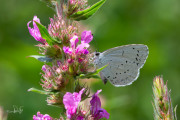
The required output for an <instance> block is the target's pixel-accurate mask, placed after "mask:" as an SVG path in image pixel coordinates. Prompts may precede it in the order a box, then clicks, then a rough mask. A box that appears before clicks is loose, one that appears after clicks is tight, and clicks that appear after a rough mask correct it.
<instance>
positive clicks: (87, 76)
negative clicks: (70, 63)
mask: <svg viewBox="0 0 180 120" xmlns="http://www.w3.org/2000/svg"><path fill="white" fill-rule="evenodd" d="M107 66H108V65H105V66H103V67H101V68H99V69H97V70H96V71H95V72H90V73H87V74H80V75H79V76H77V77H76V78H82V79H84V78H98V79H100V77H99V76H98V74H99V72H100V71H101V70H103V69H104V68H106V67H107Z"/></svg>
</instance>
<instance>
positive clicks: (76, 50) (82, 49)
mask: <svg viewBox="0 0 180 120" xmlns="http://www.w3.org/2000/svg"><path fill="white" fill-rule="evenodd" d="M92 39H93V36H92V34H91V31H84V32H82V34H81V44H79V45H78V46H77V47H76V44H77V43H78V42H79V39H78V36H76V35H74V36H73V37H72V38H71V40H70V43H71V47H70V48H69V47H66V46H64V47H63V50H64V52H65V53H67V54H69V55H72V54H75V55H77V54H85V55H87V54H88V53H89V51H88V50H87V48H88V47H89V46H90V45H89V42H91V41H92Z"/></svg>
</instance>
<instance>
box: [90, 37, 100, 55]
mask: <svg viewBox="0 0 180 120" xmlns="http://www.w3.org/2000/svg"><path fill="white" fill-rule="evenodd" d="M92 35H93V34H92ZM93 38H94V35H93ZM94 46H95V48H96V52H99V48H98V42H97V41H96V40H95V39H94Z"/></svg>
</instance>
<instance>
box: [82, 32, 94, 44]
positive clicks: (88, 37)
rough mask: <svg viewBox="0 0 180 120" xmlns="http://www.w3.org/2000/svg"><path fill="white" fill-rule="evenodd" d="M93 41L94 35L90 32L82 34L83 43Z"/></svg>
mask: <svg viewBox="0 0 180 120" xmlns="http://www.w3.org/2000/svg"><path fill="white" fill-rule="evenodd" d="M92 39H93V35H92V33H91V31H90V30H89V31H84V32H82V34H81V42H84V43H90V42H91V41H92Z"/></svg>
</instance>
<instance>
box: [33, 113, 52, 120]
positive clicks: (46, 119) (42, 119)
mask: <svg viewBox="0 0 180 120" xmlns="http://www.w3.org/2000/svg"><path fill="white" fill-rule="evenodd" d="M33 119H34V120H53V118H52V117H50V116H49V115H48V114H45V115H43V114H41V113H40V112H37V116H36V115H34V116H33Z"/></svg>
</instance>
